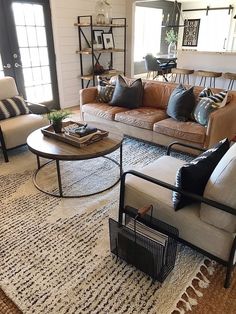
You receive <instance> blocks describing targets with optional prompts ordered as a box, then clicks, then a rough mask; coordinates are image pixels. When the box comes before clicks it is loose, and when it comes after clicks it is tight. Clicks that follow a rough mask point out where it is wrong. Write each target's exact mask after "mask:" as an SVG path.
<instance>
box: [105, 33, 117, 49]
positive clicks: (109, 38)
mask: <svg viewBox="0 0 236 314" xmlns="http://www.w3.org/2000/svg"><path fill="white" fill-rule="evenodd" d="M102 38H103V44H104V49H113V48H115V45H114V38H113V34H112V33H103V34H102Z"/></svg>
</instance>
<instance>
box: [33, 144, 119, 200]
mask: <svg viewBox="0 0 236 314" xmlns="http://www.w3.org/2000/svg"><path fill="white" fill-rule="evenodd" d="M99 157H102V158H106V159H108V160H110V161H112V162H113V163H114V164H116V165H117V166H118V167H119V170H120V175H119V177H118V179H117V180H116V181H115V182H114V183H113V184H112V185H110V186H108V187H107V188H105V189H102V190H100V191H98V192H93V193H88V194H82V195H65V194H64V193H63V186H62V179H61V169H60V160H58V159H56V160H54V159H53V160H50V161H48V162H46V163H45V164H43V165H41V163H40V157H39V156H38V155H37V156H36V158H37V166H38V169H37V170H36V171H35V173H34V175H33V183H34V186H35V187H36V188H37V189H38V190H39V191H41V192H43V193H45V194H48V195H51V196H55V197H63V198H80V197H86V196H92V195H96V194H99V193H102V192H105V191H107V190H110V189H111V188H113V187H114V186H115V185H116V184H117V183H118V182H119V181H120V178H121V176H122V173H123V168H122V145H121V146H120V161H119V162H117V161H116V160H114V159H113V158H111V157H108V156H99ZM99 157H96V158H99ZM90 159H92V158H90ZM54 161H55V162H56V172H57V182H58V191H59V192H58V193H53V192H49V191H46V190H45V189H44V188H42V187H41V186H40V185H39V184H38V183H37V175H38V173H39V172H40V170H41V169H42V168H44V167H45V166H47V165H48V164H50V163H52V162H54ZM70 161H72V160H70ZM83 161H84V160H83Z"/></svg>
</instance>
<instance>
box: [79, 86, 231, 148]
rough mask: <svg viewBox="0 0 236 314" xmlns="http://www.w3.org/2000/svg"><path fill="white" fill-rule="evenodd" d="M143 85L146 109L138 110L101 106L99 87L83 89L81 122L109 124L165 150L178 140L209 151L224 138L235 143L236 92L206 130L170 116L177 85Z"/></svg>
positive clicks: (195, 124)
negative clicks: (168, 110)
mask: <svg viewBox="0 0 236 314" xmlns="http://www.w3.org/2000/svg"><path fill="white" fill-rule="evenodd" d="M143 84H144V94H143V105H142V107H140V108H138V109H127V108H123V107H116V106H111V105H109V104H107V103H98V102H97V101H96V96H97V88H96V87H90V88H87V89H82V90H81V91H80V106H81V107H80V108H81V117H82V119H83V120H85V121H99V122H103V123H106V124H110V125H113V126H116V127H118V128H120V129H121V130H122V131H123V132H124V134H127V135H129V136H132V137H135V138H140V139H143V140H146V141H150V142H153V143H157V144H160V145H164V146H166V145H168V144H170V143H171V142H173V141H175V140H178V141H179V142H182V143H186V144H191V145H194V146H197V147H201V148H209V147H211V146H212V145H214V144H215V143H217V142H218V141H219V140H221V139H223V138H225V137H228V138H229V139H232V138H233V137H234V136H235V134H236V123H235V121H236V92H234V91H230V93H229V97H230V99H231V100H230V102H229V103H228V104H227V105H226V106H225V107H223V108H221V109H218V110H216V111H214V112H212V113H211V115H210V119H209V122H208V125H207V126H206V127H205V126H202V125H200V124H198V123H196V122H194V121H188V122H180V121H176V120H174V119H172V118H170V117H169V116H168V115H167V113H166V108H167V104H168V99H169V97H170V94H171V92H172V91H173V89H174V88H175V87H176V86H177V85H178V84H175V83H166V82H158V81H144V83H143ZM202 89H203V87H199V86H196V87H195V88H194V93H195V95H196V97H197V96H198V95H199V93H200V91H202ZM213 91H214V92H218V91H220V90H219V89H213ZM181 150H188V149H183V148H181ZM195 153H196V152H195Z"/></svg>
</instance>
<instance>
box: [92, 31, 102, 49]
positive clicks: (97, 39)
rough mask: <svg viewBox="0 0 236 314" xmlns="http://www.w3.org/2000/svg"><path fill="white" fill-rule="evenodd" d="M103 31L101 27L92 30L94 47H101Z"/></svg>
mask: <svg viewBox="0 0 236 314" xmlns="http://www.w3.org/2000/svg"><path fill="white" fill-rule="evenodd" d="M103 33H104V31H103V30H101V29H96V30H93V38H94V48H96V49H103V46H104V43H103Z"/></svg>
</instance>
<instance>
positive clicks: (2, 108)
mask: <svg viewBox="0 0 236 314" xmlns="http://www.w3.org/2000/svg"><path fill="white" fill-rule="evenodd" d="M28 113H30V110H29V108H28V107H27V105H26V103H25V101H24V99H23V98H22V97H21V96H15V97H12V98H7V99H3V100H0V120H4V119H8V118H12V117H16V116H20V115H23V114H28Z"/></svg>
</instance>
